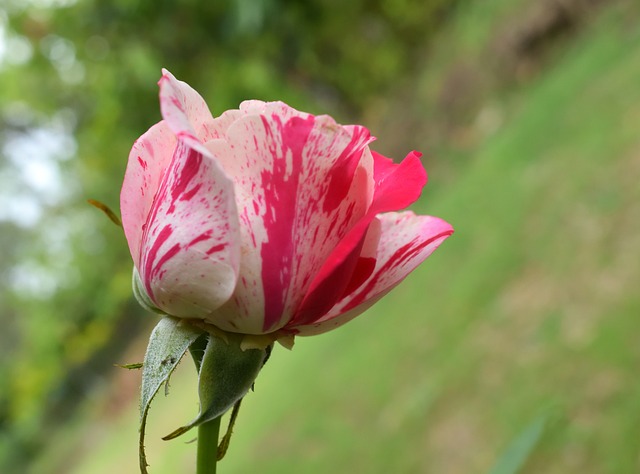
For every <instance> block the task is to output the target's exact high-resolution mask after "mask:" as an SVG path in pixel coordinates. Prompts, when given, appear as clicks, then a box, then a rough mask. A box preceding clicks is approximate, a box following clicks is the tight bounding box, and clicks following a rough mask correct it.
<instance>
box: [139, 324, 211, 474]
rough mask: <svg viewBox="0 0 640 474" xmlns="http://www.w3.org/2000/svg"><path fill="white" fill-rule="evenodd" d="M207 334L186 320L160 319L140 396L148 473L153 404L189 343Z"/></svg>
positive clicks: (144, 466) (141, 447) (145, 364)
mask: <svg viewBox="0 0 640 474" xmlns="http://www.w3.org/2000/svg"><path fill="white" fill-rule="evenodd" d="M202 334H203V331H202V330H201V329H198V328H195V327H193V326H191V325H189V324H187V323H186V322H185V321H183V320H180V319H176V318H171V317H165V318H162V319H161V320H160V322H159V323H158V324H157V325H156V327H155V328H154V329H153V332H152V333H151V337H150V338H149V345H148V346H147V352H146V354H145V356H144V362H143V367H142V394H141V400H140V444H139V457H140V472H141V473H143V474H146V473H147V459H146V455H145V451H144V434H145V427H146V424H147V415H148V414H149V406H150V405H151V401H152V400H153V397H155V395H156V393H158V390H160V387H161V386H162V384H165V383H168V381H169V377H170V376H171V374H172V372H173V371H174V370H175V368H176V366H177V365H178V363H179V362H180V359H181V358H182V356H183V355H184V353H185V352H186V351H187V349H189V346H190V345H191V344H192V343H193V342H194V341H195V340H196V339H198V337H200V336H201V335H202Z"/></svg>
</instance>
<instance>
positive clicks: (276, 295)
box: [207, 104, 373, 333]
mask: <svg viewBox="0 0 640 474" xmlns="http://www.w3.org/2000/svg"><path fill="white" fill-rule="evenodd" d="M281 107H286V106H284V104H275V105H272V104H266V105H265V110H271V109H270V108H276V109H277V108H281ZM292 110H293V109H292ZM283 114H284V115H288V116H289V117H290V119H289V120H287V121H285V120H283V119H282V118H281V117H282V115H283ZM370 139H371V138H370V135H369V133H368V131H367V130H366V129H365V128H363V127H341V126H340V125H337V124H336V123H335V122H334V121H333V120H332V119H331V118H329V117H314V116H311V115H307V114H300V113H298V112H296V111H292V112H288V113H287V114H285V113H284V112H283V111H282V110H280V109H279V111H278V112H277V113H275V112H274V113H273V114H271V115H248V116H246V117H243V118H241V119H239V120H238V121H237V122H235V123H234V124H233V125H232V126H231V127H229V129H228V131H227V137H226V142H225V141H223V140H214V141H212V142H210V143H208V144H207V146H208V148H209V150H210V151H211V153H212V154H213V155H214V156H216V159H217V160H218V161H220V162H221V163H222V166H223V167H224V168H225V170H226V171H227V172H228V173H229V174H230V175H231V176H233V179H234V181H235V182H236V199H237V202H238V207H239V209H238V212H239V216H240V220H241V228H242V232H243V235H242V242H243V243H242V245H243V252H242V255H243V256H242V267H241V269H240V275H241V277H240V280H239V282H238V287H237V288H236V292H235V295H234V298H233V299H232V300H231V301H230V302H229V304H228V305H225V307H223V308H221V309H220V311H219V313H221V314H222V315H224V316H221V317H224V319H225V320H226V323H224V324H223V325H222V326H221V327H223V329H224V328H228V330H234V331H240V332H247V333H259V332H270V331H274V330H276V329H278V328H279V327H282V326H283V325H284V324H285V323H286V322H287V321H288V320H289V319H290V318H291V316H292V313H293V311H294V310H295V308H296V307H297V306H298V305H299V303H300V302H301V300H302V298H303V296H304V294H305V293H306V290H307V288H308V287H309V285H310V283H311V279H312V278H313V276H314V275H315V274H316V273H317V272H318V270H319V269H320V267H321V266H322V264H323V262H324V261H325V260H326V258H327V257H328V256H329V254H330V253H331V251H332V250H333V248H334V247H335V246H336V245H337V243H338V242H339V241H340V240H341V239H342V238H343V237H344V236H345V235H346V233H347V232H348V231H349V229H350V228H351V227H352V226H353V225H354V223H355V222H357V221H358V220H359V219H360V218H361V217H362V216H363V215H364V213H365V211H366V209H367V208H368V207H369V203H370V200H371V198H372V189H373V170H372V162H371V156H370V154H368V153H366V154H363V151H364V150H365V148H366V145H367V144H368V143H369V141H370ZM238 315H240V316H238ZM256 321H259V322H260V326H259V327H257V326H256Z"/></svg>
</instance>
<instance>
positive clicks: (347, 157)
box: [322, 127, 370, 213]
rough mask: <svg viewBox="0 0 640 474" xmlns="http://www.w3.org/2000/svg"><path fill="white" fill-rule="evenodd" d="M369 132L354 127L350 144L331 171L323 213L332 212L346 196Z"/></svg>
mask: <svg viewBox="0 0 640 474" xmlns="http://www.w3.org/2000/svg"><path fill="white" fill-rule="evenodd" d="M369 138H370V135H369V131H368V130H367V129H366V128H364V127H354V128H353V134H352V136H351V142H350V143H349V145H347V146H346V147H345V148H344V150H343V151H342V153H341V154H340V157H339V158H338V160H337V161H336V164H335V165H334V167H333V169H332V170H331V178H330V181H329V188H328V190H327V195H326V196H325V200H324V203H323V205H322V207H323V209H322V210H323V211H324V212H325V213H330V212H332V211H334V210H335V209H336V208H337V207H338V206H340V204H341V203H342V201H343V200H344V198H345V197H346V196H347V194H348V192H349V189H351V184H352V183H353V175H354V173H355V171H356V168H357V167H358V163H359V162H360V157H361V156H362V152H363V149H364V145H365V144H366V143H367V141H368V140H369Z"/></svg>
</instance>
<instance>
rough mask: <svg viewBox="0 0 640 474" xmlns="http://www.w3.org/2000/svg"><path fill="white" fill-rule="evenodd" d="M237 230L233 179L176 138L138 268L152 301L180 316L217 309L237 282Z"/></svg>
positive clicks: (200, 315) (145, 236)
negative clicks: (176, 141)
mask: <svg viewBox="0 0 640 474" xmlns="http://www.w3.org/2000/svg"><path fill="white" fill-rule="evenodd" d="M239 234H240V231H239V225H238V219H237V209H236V204H235V198H234V193H233V182H232V181H231V180H230V179H229V177H228V176H227V175H226V174H225V172H224V171H223V170H222V168H221V167H220V166H219V165H218V163H217V162H216V161H215V160H212V159H211V158H209V157H207V156H203V155H202V154H201V153H199V152H198V151H197V150H194V149H193V148H191V147H190V146H189V144H187V142H185V141H180V142H178V145H177V147H176V148H175V152H174V154H173V159H172V162H171V164H170V166H169V167H168V169H167V171H166V173H165V176H164V178H163V180H162V182H161V184H160V187H159V189H158V192H157V193H156V195H155V199H154V202H153V206H152V208H151V211H150V213H149V216H148V217H147V219H146V224H145V226H144V228H143V236H142V245H141V251H140V260H139V263H138V265H137V268H138V271H139V273H140V277H141V280H142V282H143V283H144V285H145V289H146V291H147V293H148V295H149V297H150V298H151V300H152V301H153V302H154V303H155V304H156V306H157V307H158V308H160V309H162V310H163V311H165V312H166V313H168V314H171V315H172V316H177V317H188V318H198V317H205V316H207V315H208V314H210V313H211V312H213V311H214V310H216V309H217V308H218V307H220V306H221V305H222V304H224V303H225V302H226V301H227V300H228V299H229V297H230V296H231V294H232V293H233V289H234V287H235V284H236V281H237V275H238V269H239V263H240V247H239V245H238V237H239Z"/></svg>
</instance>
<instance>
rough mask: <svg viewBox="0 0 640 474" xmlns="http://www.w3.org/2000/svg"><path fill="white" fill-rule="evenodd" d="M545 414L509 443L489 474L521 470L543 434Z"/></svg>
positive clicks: (507, 473) (511, 472)
mask: <svg viewBox="0 0 640 474" xmlns="http://www.w3.org/2000/svg"><path fill="white" fill-rule="evenodd" d="M548 418H549V416H548V414H547V413H544V414H542V415H538V416H537V417H536V418H535V419H534V420H533V421H532V422H531V423H529V424H528V425H527V426H526V427H525V429H524V430H522V432H521V433H520V434H518V436H517V437H516V438H515V439H514V440H513V441H511V443H509V446H507V449H506V451H505V452H504V453H503V454H502V456H501V457H500V459H498V462H497V463H496V464H495V465H494V466H493V469H491V470H490V471H489V474H516V473H518V472H519V471H520V469H522V467H523V466H524V464H525V462H526V461H527V459H528V458H529V456H530V455H531V453H532V452H533V450H534V448H535V447H536V444H538V441H540V438H541V437H542V435H543V433H544V428H545V425H546V424H547V419H548Z"/></svg>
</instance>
